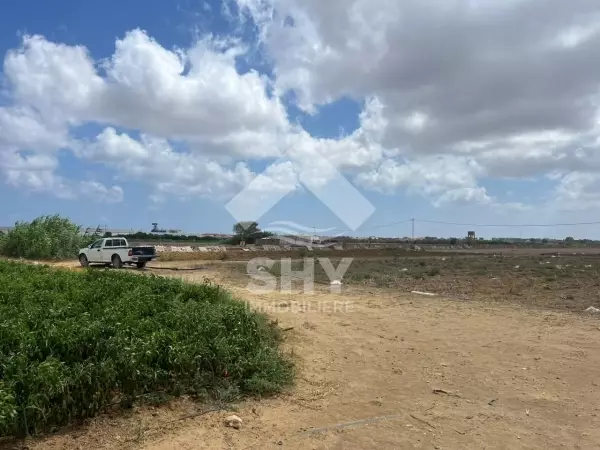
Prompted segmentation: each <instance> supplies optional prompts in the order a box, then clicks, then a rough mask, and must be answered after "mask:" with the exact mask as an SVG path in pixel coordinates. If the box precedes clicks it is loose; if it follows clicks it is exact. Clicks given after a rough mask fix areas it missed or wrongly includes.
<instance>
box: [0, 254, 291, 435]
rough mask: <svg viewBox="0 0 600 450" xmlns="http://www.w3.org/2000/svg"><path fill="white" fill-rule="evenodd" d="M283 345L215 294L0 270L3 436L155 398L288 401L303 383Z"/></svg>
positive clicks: (273, 332)
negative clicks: (288, 391) (296, 383)
mask: <svg viewBox="0 0 600 450" xmlns="http://www.w3.org/2000/svg"><path fill="white" fill-rule="evenodd" d="M279 336H280V335H279V333H278V330H277V329H276V328H275V327H273V326H272V325H270V324H269V322H268V321H267V320H266V317H265V316H263V315H261V314H259V313H257V312H254V311H252V310H250V309H249V308H248V307H247V305H246V304H245V303H243V302H241V301H238V300H235V299H233V298H231V297H230V295H229V294H228V293H227V292H226V291H224V290H222V289H221V288H220V287H219V286H217V285H213V284H197V285H191V284H186V283H184V282H182V281H180V280H175V279H167V278H162V277H157V276H140V275H135V274H129V273H124V272H122V271H110V270H87V271H85V272H70V271H61V270H56V269H53V268H50V267H48V266H34V265H29V264H20V263H15V262H8V261H0V435H1V436H6V435H23V434H28V433H36V432H39V431H42V430H45V429H47V428H49V427H53V426H60V425H64V424H68V423H71V422H74V421H78V420H80V419H83V418H86V417H90V416H94V415H96V414H98V413H100V412H102V411H104V410H105V409H106V408H107V407H108V406H110V405H114V404H118V403H121V404H123V405H126V406H131V404H132V403H133V401H134V400H135V399H137V398H139V397H143V396H144V395H146V394H152V395H151V399H150V401H153V400H154V401H156V400H157V399H158V398H159V397H161V396H162V397H165V398H167V397H168V396H173V395H181V394H184V393H185V394H190V395H201V396H206V395H210V394H211V393H215V394H216V395H218V396H219V397H224V398H225V399H227V400H230V399H232V397H234V396H236V395H244V394H261V395H262V394H268V393H271V392H275V391H278V390H280V389H281V388H282V387H283V386H284V385H285V384H287V383H288V382H290V381H291V380H292V376H293V367H292V364H291V362H289V361H288V360H287V359H286V358H284V357H283V356H282V355H281V353H280V352H279V350H278V342H279V339H280V337H279ZM158 392H161V393H162V394H160V395H158V394H156V393H158Z"/></svg>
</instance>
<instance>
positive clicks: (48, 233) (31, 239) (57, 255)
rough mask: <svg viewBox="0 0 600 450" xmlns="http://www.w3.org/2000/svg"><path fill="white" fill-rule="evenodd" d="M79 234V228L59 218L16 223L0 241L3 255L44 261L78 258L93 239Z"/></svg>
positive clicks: (49, 217)
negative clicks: (81, 249)
mask: <svg viewBox="0 0 600 450" xmlns="http://www.w3.org/2000/svg"><path fill="white" fill-rule="evenodd" d="M80 231H81V228H80V227H79V226H78V225H76V224H74V223H73V222H71V221H70V220H69V219H66V218H64V217H60V216H58V215H54V216H42V217H38V218H37V219H34V220H33V221H31V222H17V223H16V224H15V226H14V228H12V229H11V230H10V231H9V232H7V233H6V234H4V235H3V236H2V237H0V254H2V255H4V256H8V257H12V258H27V259H44V260H56V259H68V258H75V257H77V252H78V250H79V249H80V248H81V247H85V246H86V245H88V244H89V243H90V242H91V241H92V240H93V239H94V237H92V236H84V235H82V234H81V232H80Z"/></svg>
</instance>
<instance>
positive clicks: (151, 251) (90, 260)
mask: <svg viewBox="0 0 600 450" xmlns="http://www.w3.org/2000/svg"><path fill="white" fill-rule="evenodd" d="M156 257H157V255H156V249H155V248H154V247H153V246H142V247H130V246H129V243H128V242H127V239H125V238H123V237H110V238H104V239H98V240H97V241H96V242H94V243H93V244H90V245H88V246H87V247H85V248H82V249H80V250H79V263H80V264H81V265H82V267H87V266H89V265H90V264H105V265H112V266H113V267H115V268H117V269H118V268H120V267H122V266H123V264H129V265H136V266H137V267H138V269H141V268H143V267H145V266H146V263H147V262H148V261H152V260H153V259H154V258H156Z"/></svg>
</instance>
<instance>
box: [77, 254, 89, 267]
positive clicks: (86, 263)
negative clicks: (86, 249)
mask: <svg viewBox="0 0 600 450" xmlns="http://www.w3.org/2000/svg"><path fill="white" fill-rule="evenodd" d="M79 264H81V267H88V266H89V265H90V262H89V261H88V259H87V256H85V255H79Z"/></svg>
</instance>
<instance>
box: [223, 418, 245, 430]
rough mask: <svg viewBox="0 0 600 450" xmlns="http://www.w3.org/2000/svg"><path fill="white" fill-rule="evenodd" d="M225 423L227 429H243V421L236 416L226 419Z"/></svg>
mask: <svg viewBox="0 0 600 450" xmlns="http://www.w3.org/2000/svg"><path fill="white" fill-rule="evenodd" d="M224 423H225V426H226V427H230V428H235V429H236V430H239V429H240V428H241V427H242V419H240V418H239V417H238V416H236V415H235V414H234V415H231V416H228V417H226V418H225V420H224Z"/></svg>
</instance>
